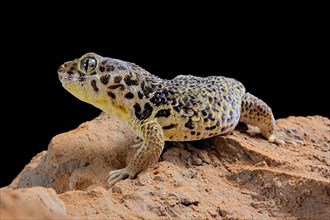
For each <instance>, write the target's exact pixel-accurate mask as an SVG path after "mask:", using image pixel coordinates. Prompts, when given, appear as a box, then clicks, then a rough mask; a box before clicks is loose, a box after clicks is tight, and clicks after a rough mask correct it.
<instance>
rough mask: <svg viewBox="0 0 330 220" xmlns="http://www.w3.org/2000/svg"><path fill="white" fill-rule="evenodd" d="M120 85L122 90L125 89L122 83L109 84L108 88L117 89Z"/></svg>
mask: <svg viewBox="0 0 330 220" xmlns="http://www.w3.org/2000/svg"><path fill="white" fill-rule="evenodd" d="M119 87H120V90H123V89H124V86H123V85H122V84H118V85H110V86H108V88H109V89H111V90H113V89H117V88H119Z"/></svg>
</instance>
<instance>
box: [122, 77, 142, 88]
mask: <svg viewBox="0 0 330 220" xmlns="http://www.w3.org/2000/svg"><path fill="white" fill-rule="evenodd" d="M124 81H125V83H126V85H128V86H137V85H139V83H138V81H137V80H135V79H132V76H130V75H126V76H125V78H124Z"/></svg>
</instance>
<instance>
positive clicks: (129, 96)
mask: <svg viewBox="0 0 330 220" xmlns="http://www.w3.org/2000/svg"><path fill="white" fill-rule="evenodd" d="M125 98H126V99H132V98H134V95H133V93H131V92H128V93H126V95H125Z"/></svg>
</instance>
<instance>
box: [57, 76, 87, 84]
mask: <svg viewBox="0 0 330 220" xmlns="http://www.w3.org/2000/svg"><path fill="white" fill-rule="evenodd" d="M58 77H59V79H60V81H79V82H83V81H86V79H87V78H86V77H74V76H71V75H66V76H63V75H59V76H58Z"/></svg>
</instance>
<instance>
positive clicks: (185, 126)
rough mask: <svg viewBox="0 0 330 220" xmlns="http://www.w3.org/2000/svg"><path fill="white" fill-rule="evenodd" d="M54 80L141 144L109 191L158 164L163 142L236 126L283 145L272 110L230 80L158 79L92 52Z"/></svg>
mask: <svg viewBox="0 0 330 220" xmlns="http://www.w3.org/2000/svg"><path fill="white" fill-rule="evenodd" d="M58 75H59V79H60V81H61V82H62V85H63V87H64V88H65V89H66V90H67V91H69V92H70V93H71V94H72V95H74V96H76V97H77V98H79V99H80V100H82V101H84V102H87V103H89V104H92V105H94V106H95V107H97V108H99V109H101V110H102V111H104V112H106V113H108V114H110V115H112V116H113V117H116V118H118V119H121V120H122V121H124V122H126V123H127V124H128V125H129V126H131V127H132V129H133V130H135V131H136V132H137V134H138V136H139V137H140V138H141V139H142V140H143V142H142V143H141V147H139V149H138V151H137V152H136V154H135V155H134V157H133V159H132V161H131V162H130V163H129V164H128V166H127V167H125V168H123V169H120V170H115V171H112V172H110V174H109V179H108V182H109V185H110V186H112V185H114V184H115V183H116V182H118V181H119V180H121V179H124V178H127V177H130V178H134V177H135V176H136V175H137V174H138V173H139V172H141V171H143V170H145V169H146V168H148V167H150V166H151V165H152V164H154V163H155V162H157V160H158V159H159V156H160V154H161V152H162V150H163V147H164V142H165V141H193V140H200V139H204V138H209V137H213V136H216V135H221V134H225V133H228V132H230V131H231V130H233V129H234V128H235V127H236V125H237V124H238V122H239V121H241V122H244V123H248V124H251V125H254V126H257V127H259V128H260V131H261V134H262V135H263V136H264V137H265V138H266V139H268V141H270V142H275V143H277V144H282V143H284V141H283V140H280V139H279V138H277V137H276V135H275V134H274V132H275V120H274V116H273V114H272V111H271V109H270V108H269V107H268V106H267V104H266V103H264V102H263V101H262V100H260V99H258V98H256V97H255V96H253V95H251V94H249V93H246V92H245V88H244V86H243V85H242V84H241V83H240V82H239V81H237V80H235V79H232V78H226V77H222V76H209V77H205V78H203V77H196V76H191V75H180V76H177V77H175V78H174V79H171V80H166V79H160V78H158V77H157V76H154V75H152V74H150V73H149V72H147V71H146V70H144V69H143V68H141V67H139V66H137V65H136V64H133V63H129V62H125V61H121V60H117V59H112V58H107V57H102V56H100V55H97V54H95V53H87V54H85V55H83V56H82V57H81V58H79V59H75V60H73V61H69V62H66V63H64V64H63V65H61V66H60V68H59V70H58Z"/></svg>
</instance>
